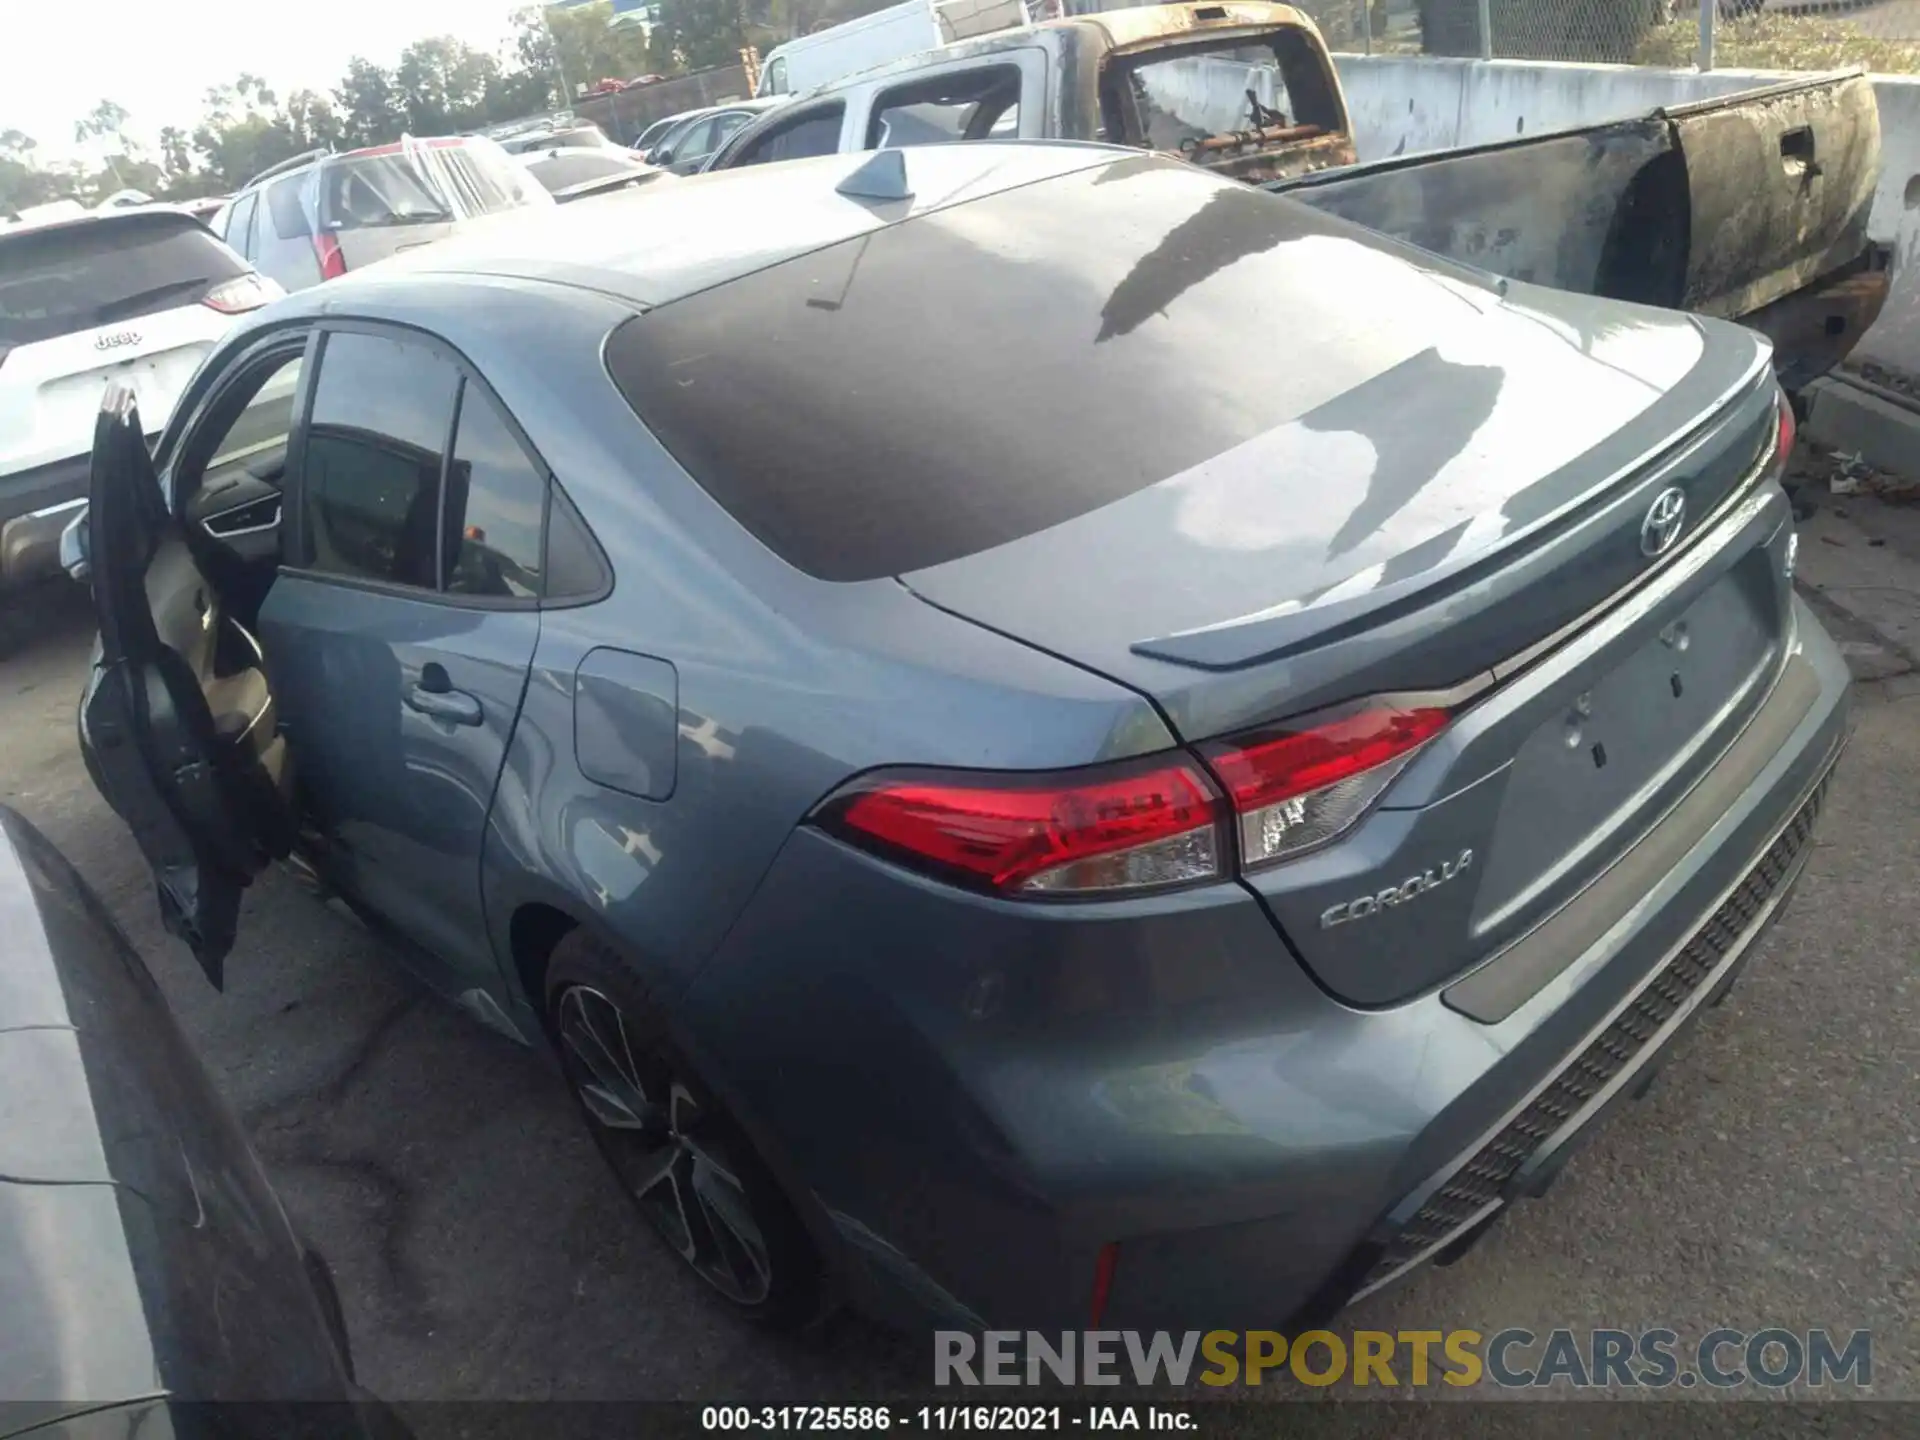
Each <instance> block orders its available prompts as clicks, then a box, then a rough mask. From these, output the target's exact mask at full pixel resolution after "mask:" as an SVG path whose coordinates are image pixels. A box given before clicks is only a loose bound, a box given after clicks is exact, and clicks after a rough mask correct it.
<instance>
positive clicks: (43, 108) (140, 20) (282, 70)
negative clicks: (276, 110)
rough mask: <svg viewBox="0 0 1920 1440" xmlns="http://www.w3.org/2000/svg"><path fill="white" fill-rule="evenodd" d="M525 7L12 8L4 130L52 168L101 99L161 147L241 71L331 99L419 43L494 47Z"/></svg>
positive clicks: (40, 2) (457, 3)
mask: <svg viewBox="0 0 1920 1440" xmlns="http://www.w3.org/2000/svg"><path fill="white" fill-rule="evenodd" d="M524 3H525V0H318V3H313V0H306V3H302V0H0V37H3V43H0V130H23V131H25V132H26V133H27V134H28V135H31V136H32V137H33V138H34V139H36V140H38V141H39V142H40V153H41V154H42V155H43V156H45V157H46V158H48V159H66V158H69V157H72V156H74V155H76V154H79V153H84V152H80V151H78V150H77V149H76V147H75V145H74V140H73V126H74V122H75V121H76V120H78V119H79V118H80V117H81V116H82V115H84V114H86V113H87V112H88V111H90V110H91V109H92V108H93V107H94V105H95V104H97V103H98V102H99V101H100V100H101V99H103V98H104V99H111V100H115V101H117V102H119V104H120V105H122V106H123V107H125V108H126V110H127V111H128V112H129V113H130V115H131V117H132V118H131V119H130V120H129V121H128V124H127V131H128V134H129V135H130V136H131V137H132V138H133V139H135V140H139V141H143V142H146V143H148V144H151V143H152V142H153V141H154V140H155V139H156V138H157V137H158V135H159V133H160V127H161V126H163V125H179V126H182V127H183V128H191V127H192V126H193V125H194V124H195V123H197V122H198V120H199V118H200V113H201V109H202V105H201V99H202V97H203V96H204V95H205V93H206V92H207V90H208V89H210V88H211V87H213V86H216V85H222V84H225V83H226V82H228V81H230V80H232V79H233V77H234V76H236V75H238V74H239V73H240V72H241V71H243V70H245V71H251V72H252V73H254V74H256V75H259V76H261V77H262V78H263V79H265V80H266V81H267V83H268V84H269V85H270V86H272V87H273V88H274V90H275V91H276V92H277V93H279V94H281V95H284V94H286V93H287V92H288V91H291V90H298V89H301V88H303V87H304V88H308V89H314V90H322V91H324V90H330V89H331V88H332V86H333V84H334V82H335V81H336V80H338V79H339V77H340V75H341V74H342V73H343V72H344V71H345V70H346V68H347V61H348V60H349V59H351V58H352V57H353V56H355V55H364V56H366V57H367V58H368V59H369V60H372V61H375V62H376V63H378V64H381V65H391V64H393V62H394V61H395V60H396V59H398V58H399V54H400V51H401V50H402V49H404V48H405V47H406V46H407V45H408V44H409V43H411V42H412V41H414V40H418V39H420V38H422V37H423V36H428V35H453V36H456V37H458V38H459V39H461V40H464V41H466V42H467V43H468V44H470V45H475V46H479V47H482V48H486V49H492V48H494V47H495V46H497V45H499V44H501V43H503V42H504V41H505V40H506V38H507V34H508V30H509V28H510V27H509V25H508V20H507V17H508V15H509V14H510V13H511V12H512V11H513V10H515V9H517V8H519V5H520V4H524Z"/></svg>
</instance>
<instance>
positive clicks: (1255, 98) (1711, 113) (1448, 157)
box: [708, 3, 1889, 390]
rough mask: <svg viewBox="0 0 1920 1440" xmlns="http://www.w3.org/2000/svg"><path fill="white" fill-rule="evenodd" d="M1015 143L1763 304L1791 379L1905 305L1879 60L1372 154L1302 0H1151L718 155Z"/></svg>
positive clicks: (913, 76) (724, 164)
mask: <svg viewBox="0 0 1920 1440" xmlns="http://www.w3.org/2000/svg"><path fill="white" fill-rule="evenodd" d="M1015 137H1018V138H1027V139H1054V140H1089V141H1105V142H1108V143H1113V144H1120V145H1129V146H1137V147H1140V148H1142V149H1149V150H1159V151H1168V152H1171V153H1174V154H1177V155H1180V156H1183V157H1184V158H1186V159H1188V160H1190V161H1192V162H1193V163H1194V164H1197V165H1203V166H1206V167H1207V168H1209V169H1213V170H1218V171H1220V172H1222V173H1224V174H1228V175H1232V176H1234V177H1236V178H1238V179H1242V180H1245V181H1247V182H1248V183H1250V184H1259V185H1264V186H1265V187H1266V188H1268V189H1270V190H1274V191H1281V192H1285V193H1287V194H1290V195H1292V196H1293V197H1294V198H1296V199H1298V200H1300V201H1303V202H1305V203H1306V204H1309V205H1313V206H1316V207H1318V208H1321V209H1324V210H1327V211H1330V212H1332V213H1335V214H1338V215H1340V216H1342V217H1344V218H1346V219H1349V220H1353V221H1356V222H1358V223H1360V224H1363V225H1366V226H1369V227H1371V228H1373V229H1375V230H1380V231H1383V232H1385V233H1387V234H1389V235H1394V236H1397V237H1400V238H1402V239H1405V240H1408V241H1411V242H1413V243H1415V244H1417V245H1420V246H1423V247H1424V248H1426V249H1428V250H1432V251H1437V252H1439V253H1440V254H1443V255H1446V256H1449V257H1451V258H1453V259H1456V260H1459V261H1462V262H1465V263H1467V264H1470V265H1474V266H1477V267H1479V268H1481V269H1483V270H1487V271H1490V272H1493V273H1495V274H1498V275H1504V276H1507V277H1508V278H1511V279H1515V280H1528V281H1534V282H1536V283H1539V284H1544V285H1552V286H1556V287H1558V288H1561V289H1565V290H1574V291H1580V292H1584V293H1587V294H1595V295H1604V296H1609V297H1612V298H1615V299H1622V300H1638V301H1643V302H1646V303H1648V304H1654V305H1665V306H1670V307H1673V308H1679V309H1688V310H1697V311H1700V312H1701V313H1703V314H1708V315H1717V316H1720V317H1722V318H1726V319H1735V320H1740V321H1743V322H1744V323H1746V324H1748V325H1751V326H1753V327H1754V328H1756V329H1759V330H1761V331H1763V332H1765V333H1766V334H1767V335H1768V336H1769V337H1770V338H1771V339H1772V340H1773V342H1774V345H1775V348H1776V356H1777V364H1778V366H1779V370H1780V377H1781V380H1782V382H1783V383H1784V384H1785V385H1786V387H1787V388H1788V389H1789V390H1796V389H1798V388H1800V387H1801V386H1804V385H1805V384H1806V382H1807V381H1809V380H1811V379H1813V378H1815V377H1816V376H1818V375H1821V374H1823V373H1825V372H1826V371H1827V370H1829V369H1831V368H1832V367H1833V366H1834V365H1836V364H1837V363H1838V362H1839V361H1840V360H1841V359H1842V358H1844V357H1845V355H1846V354H1847V352H1848V351H1849V350H1851V349H1852V348H1853V346H1854V344H1855V342H1856V341H1857V340H1858V339H1859V337H1860V335H1861V333H1862V332H1863V331H1864V330H1865V329H1866V328H1867V326H1869V325H1870V324H1872V323H1873V320H1874V318H1875V317H1876V316H1877V315H1878V314H1879V312H1880V308H1881V306H1882V304H1883V303H1884V301H1885V298H1886V292H1887V285H1888V279H1889V276H1888V254H1887V251H1886V249H1885V248H1884V247H1882V246H1879V245H1876V244H1875V243H1873V242H1872V241H1870V240H1869V239H1868V236H1867V215H1868V211H1869V210H1870V208H1871V206H1872V202H1873V195H1874V189H1875V187H1876V185H1877V184H1878V181H1879V174H1880V115H1879V108H1878V106H1877V104H1876V102H1875V99H1874V93H1873V87H1872V85H1871V84H1870V83H1869V82H1868V81H1867V79H1866V78H1865V77H1864V76H1862V75H1860V74H1858V73H1849V74H1842V75H1829V76H1820V77H1816V78H1810V79H1806V80H1801V81H1795V82H1793V83H1790V84H1784V85H1777V86H1772V87H1769V88H1766V89H1760V90H1751V91H1745V92H1742V93H1738V94H1734V95H1730V96H1726V97H1724V98H1721V99H1718V100H1711V101H1706V102H1702V103H1700V104H1696V105H1689V106H1685V107H1681V108H1675V109H1666V110H1657V111H1654V112H1653V113H1652V114H1649V115H1643V116H1638V117H1632V118H1626V119H1621V120H1615V121H1609V122H1606V123H1603V124H1597V125H1587V126H1582V127H1579V128H1577V129H1570V130H1560V131H1553V132H1548V133H1542V134H1537V135H1524V136H1516V137H1514V138H1513V139H1510V140H1505V141H1501V142H1499V143H1497V144H1492V145H1482V146H1476V147H1472V148H1467V149H1456V150H1444V151H1437V152H1433V153H1429V154H1423V155H1414V156H1406V157H1396V158H1392V159H1387V160H1378V161H1373V162H1371V163H1367V164H1358V163H1356V161H1357V160H1358V156H1357V154H1356V151H1355V146H1354V138H1353V131H1352V127H1351V125H1350V123H1349V120H1348V113H1347V105H1346V98H1345V95H1344V94H1343V92H1342V90H1341V86H1340V78H1339V75H1338V73H1337V71H1336V70H1335V68H1334V64H1333V60H1332V57H1331V56H1330V55H1329V53H1328V51H1327V48H1326V45H1325V43H1324V42H1323V40H1322V39H1321V35H1320V32H1319V30H1318V29H1317V28H1316V27H1315V26H1314V24H1313V22H1312V21H1311V20H1309V19H1308V18H1307V17H1306V16H1305V15H1303V14H1301V13H1300V12H1299V11H1298V10H1295V9H1293V8H1292V7H1290V6H1286V5H1267V4H1205V3H1203V4H1189V5H1158V6H1142V7H1139V8H1135V9H1127V10H1112V11H1105V12H1102V13H1099V14H1095V15H1084V16H1077V17H1073V18H1069V19H1064V20H1053V21H1048V22H1045V23H1042V24H1038V25H1032V26H1028V27H1025V28H1022V29H1018V30H1010V31H1005V32H1002V33H1000V34H996V35H990V36H983V37H980V38H978V39H974V40H967V41H963V42H961V43H959V44H955V45H949V46H946V47H944V48H942V49H939V50H931V51H927V52H925V53H923V54H920V55H917V56H911V57H909V58H907V59H905V60H900V61H896V62H894V63H893V64H890V65H887V66H884V67H882V68H880V69H876V70H870V71H866V72H864V73H862V74H860V75H856V76H852V77H850V78H848V79H846V80H843V81H840V82H837V83H836V84H834V85H831V86H827V87H824V88H822V89H820V90H816V91H814V92H812V93H811V94H809V95H805V96H802V97H800V98H799V99H796V100H795V101H794V102H793V103H792V104H790V105H787V106H783V107H781V108H780V109H779V110H775V111H771V112H769V113H768V114H767V115H765V116H764V117H762V118H761V119H760V120H758V121H756V122H755V123H754V124H752V125H749V126H748V127H746V128H745V129H744V130H742V131H741V132H740V133H739V134H738V135H736V136H735V137H734V139H733V140H732V141H731V142H729V143H728V144H727V145H726V146H725V147H724V148H722V149H721V150H720V151H719V152H718V153H717V154H716V155H715V157H714V159H713V161H712V162H711V163H710V165H709V167H708V168H710V169H726V168H730V167H733V166H738V165H752V164H760V163H765V162H767V161H774V160H786V159H795V158H799V157H801V156H805V155H819V154H826V153H831V152H833V151H844V150H867V149H876V148H880V147H884V146H900V145H914V144H928V143H937V142H943V141H947V142H950V141H956V140H985V139H1009V138H1015ZM1197 238H1203V237H1177V236H1176V237H1175V241H1176V242H1177V243H1182V244H1185V243H1189V242H1190V241H1192V240H1194V239H1197ZM1233 258H1234V257H1232V256H1223V257H1221V262H1220V263H1221V264H1223V265H1224V264H1227V263H1230V261H1231V260H1232V259H1233Z"/></svg>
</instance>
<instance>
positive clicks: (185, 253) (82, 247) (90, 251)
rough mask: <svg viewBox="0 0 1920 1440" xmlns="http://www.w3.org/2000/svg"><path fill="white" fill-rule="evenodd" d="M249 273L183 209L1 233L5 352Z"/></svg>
mask: <svg viewBox="0 0 1920 1440" xmlns="http://www.w3.org/2000/svg"><path fill="white" fill-rule="evenodd" d="M246 273H247V266H246V262H245V261H243V260H241V259H240V257H239V256H237V255H235V254H234V253H233V252H232V251H231V250H229V249H228V248H227V247H226V246H225V245H223V244H221V243H220V242H219V241H218V240H216V239H215V238H214V237H213V235H212V233H211V232H210V231H208V230H207V229H206V228H205V227H204V226H203V225H201V224H200V223H199V222H198V221H196V220H194V219H192V218H191V217H190V216H186V215H173V214H164V213H160V212H154V213H150V214H144V215H123V216H117V217H114V218H112V219H101V220H92V221H87V222H84V223H81V224H77V225H58V226H51V227H48V228H46V229H32V230H24V231H18V232H14V233H11V234H10V233H7V232H4V231H0V350H4V349H10V348H11V347H13V346H16V345H31V344H33V343H34V342H36V341H40V340H51V339H54V338H55V337H57V336H60V335H71V334H73V333H75V332H76V331H81V330H93V329H97V328H98V327H100V326H102V325H111V324H114V323H115V322H117V321H121V320H132V319H136V318H138V317H139V316H142V315H152V314H154V313H156V312H158V311H161V310H174V309H178V308H179V307H180V306H182V305H192V304H195V303H196V302H198V301H199V300H200V299H201V298H202V297H203V296H205V295H206V293H207V292H208V291H209V290H211V289H213V287H214V286H216V285H219V284H220V283H222V282H223V281H227V280H231V279H233V278H234V277H235V276H238V275H244V274H246Z"/></svg>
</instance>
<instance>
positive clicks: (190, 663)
mask: <svg viewBox="0 0 1920 1440" xmlns="http://www.w3.org/2000/svg"><path fill="white" fill-rule="evenodd" d="M88 527H89V532H90V533H89V545H90V559H91V568H92V580H93V598H94V608H95V610H96V611H97V613H98V616H99V621H100V652H99V655H98V658H97V659H96V661H95V665H94V669H93V673H92V674H91V675H90V676H89V678H88V682H87V690H86V694H85V696H84V697H83V698H82V701H81V708H80V740H81V747H82V749H83V751H84V753H85V755H86V760H87V765H88V769H89V771H90V772H91V773H92V775H93V779H94V783H95V784H96V785H97V786H98V787H99V789H100V792H101V794H102V795H103V796H104V797H105V798H106V801H107V803H108V804H109V805H110V806H112V807H113V810H114V812H115V813H116V814H118V815H119V816H120V818H121V819H122V820H123V821H125V822H126V824H127V826H128V828H129V829H131V830H132V832H133V836H134V839H135V841H136V842H137V843H138V844H139V846H140V851H141V853H142V854H143V855H144V856H145V857H146V859H147V863H148V864H149V865H150V866H151V867H152V868H153V875H154V883H155V887H156V891H157V896H158V900H159V904H160V912H161V917H162V919H163V920H164V921H165V923H166V927H167V929H168V930H169V931H171V932H172V933H173V934H175V935H177V936H179V937H180V938H181V939H182V940H184V941H186V943H187V945H188V946H189V947H190V948H191V949H192V951H193V953H194V956H195V958H196V959H198V960H199V962H200V964H201V967H202V968H203V969H204V970H205V971H206V972H207V978H208V979H209V980H211V981H212V982H213V983H214V985H215V986H219V985H220V984H221V983H222V980H223V978H224V961H225V958H226V955H227V952H228V950H229V949H231V948H232V945H233V940H234V930H235V925H236V922H237V919H238V915H239V908H240V892H241V890H242V889H244V888H245V886H246V885H247V883H248V882H249V881H250V880H251V879H252V878H253V877H254V876H255V875H256V874H258V873H259V871H260V870H261V869H262V868H264V867H265V866H266V865H267V864H268V863H269V862H270V861H272V860H274V859H276V858H279V857H281V856H284V855H286V854H287V853H288V850H289V848H290V847H291V843H292V837H293V834H294V823H293V820H294V817H293V806H292V803H291V798H290V797H291V793H292V786H291V780H292V776H291V768H290V766H289V763H288V757H287V751H286V742H285V740H284V739H283V738H282V737H281V736H280V734H279V725H278V720H277V717H276V715H275V713H274V706H273V697H272V692H271V690H270V688H269V687H268V684H267V679H266V673H265V670H264V668H263V666H262V664H261V656H260V651H259V647H258V645H257V644H256V643H255V642H254V640H253V638H252V636H251V635H250V634H248V633H247V631H246V630H245V629H244V628H242V626H241V625H240V624H239V623H238V622H237V621H234V620H233V619H231V618H230V617H227V616H226V615H225V614H224V613H223V610H222V607H221V603H220V599H219V596H218V595H217V594H216V593H215V591H214V589H213V587H212V585H211V584H209V582H208V580H207V577H206V576H205V574H204V573H203V572H202V570H201V568H200V566H199V564H198V562H197V560H196V558H195V555H194V553H193V550H192V547H191V546H190V545H189V543H188V541H187V538H186V531H185V528H184V527H183V526H181V525H180V524H179V523H178V522H177V521H176V520H175V518H174V517H173V516H172V515H171V514H169V513H168V511H167V507H166V502H165V499H164V497H163V495H162V493H161V489H160V485H159V482H158V480H157V479H156V477H155V475H154V470H153V464H152V461H151V460H150V458H149V457H148V454H147V446H146V441H145V438H144V435H143V432H142V430H141V426H140V416H139V412H138V408H137V407H136V406H135V404H134V401H133V396H132V392H131V391H129V390H127V389H125V388H124V387H121V386H118V385H114V386H110V387H109V388H108V391H107V394H106V398H105V400H104V401H103V403H102V406H101V410H100V415H99V418H98V420H97V421H96V422H95V427H94V445H93V474H92V483H91V488H90V490H89V493H88Z"/></svg>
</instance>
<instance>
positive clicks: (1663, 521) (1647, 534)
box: [1640, 485, 1687, 560]
mask: <svg viewBox="0 0 1920 1440" xmlns="http://www.w3.org/2000/svg"><path fill="white" fill-rule="evenodd" d="M1686 523H1687V497H1686V493H1685V492H1684V491H1682V490H1681V489H1680V487H1679V486H1677V485H1670V486H1668V487H1667V488H1666V489H1665V490H1662V491H1661V492H1660V493H1659V494H1658V495H1656V496H1654V497H1653V504H1652V506H1651V507H1649V509H1648V510H1647V518H1646V519H1644V520H1642V521H1641V522H1640V553H1641V554H1642V555H1645V556H1646V557H1647V558H1648V559H1649V560H1651V559H1654V558H1655V557H1657V556H1661V555H1664V554H1666V553H1667V551H1669V550H1671V549H1672V548H1673V545H1674V542H1675V541H1676V540H1678V539H1679V538H1680V532H1681V530H1683V529H1684V528H1686Z"/></svg>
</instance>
